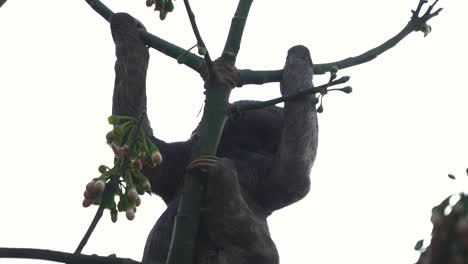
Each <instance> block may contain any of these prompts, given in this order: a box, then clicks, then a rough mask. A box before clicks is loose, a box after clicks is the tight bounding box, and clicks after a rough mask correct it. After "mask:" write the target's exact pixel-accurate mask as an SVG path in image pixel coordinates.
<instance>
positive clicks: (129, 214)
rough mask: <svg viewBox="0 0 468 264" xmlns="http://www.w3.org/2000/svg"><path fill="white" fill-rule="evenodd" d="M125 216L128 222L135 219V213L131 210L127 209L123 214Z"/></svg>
mask: <svg viewBox="0 0 468 264" xmlns="http://www.w3.org/2000/svg"><path fill="white" fill-rule="evenodd" d="M125 216H126V217H127V219H128V220H130V221H132V220H133V219H135V211H134V210H133V208H129V209H127V211H126V212H125Z"/></svg>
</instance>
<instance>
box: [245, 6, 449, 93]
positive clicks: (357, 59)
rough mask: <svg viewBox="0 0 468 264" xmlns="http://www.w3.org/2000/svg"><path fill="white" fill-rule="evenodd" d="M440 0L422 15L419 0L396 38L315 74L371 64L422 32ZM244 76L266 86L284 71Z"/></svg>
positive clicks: (322, 66) (248, 81)
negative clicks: (422, 26) (332, 68)
mask: <svg viewBox="0 0 468 264" xmlns="http://www.w3.org/2000/svg"><path fill="white" fill-rule="evenodd" d="M437 2H438V0H436V1H435V2H434V3H433V4H432V5H431V6H429V8H428V10H427V11H426V12H425V13H424V14H423V15H421V8H422V6H423V5H424V4H425V3H427V1H425V0H419V2H418V7H417V8H416V10H412V13H413V15H412V17H411V19H410V21H409V22H408V24H407V25H406V26H405V27H404V28H403V29H402V30H401V31H400V32H399V33H398V34H396V35H395V36H393V37H392V38H390V39H389V40H387V41H385V42H384V43H382V44H381V45H379V46H377V47H375V48H373V49H370V50H368V51H366V52H364V53H362V54H360V55H358V56H354V57H349V58H346V59H343V60H339V61H335V62H329V63H322V64H314V74H325V73H327V72H328V71H329V70H330V68H331V67H333V66H336V67H338V68H339V69H340V70H341V69H345V68H349V67H353V66H356V65H359V64H363V63H366V62H369V61H371V60H373V59H375V58H377V57H378V56H379V55H381V54H382V53H384V52H386V51H388V50H389V49H391V48H393V47H394V46H396V45H397V44H398V43H399V42H400V41H402V40H403V39H404V38H405V37H406V36H408V35H409V34H410V33H412V32H414V31H421V25H424V24H425V23H427V21H429V20H430V19H431V18H433V17H435V16H437V15H438V14H439V13H440V12H441V11H442V8H439V9H437V10H436V11H434V12H432V10H433V8H434V6H435V4H437ZM240 72H241V76H242V80H243V81H242V82H241V84H243V85H245V84H264V83H267V82H279V81H281V76H282V70H272V71H254V70H248V69H247V70H240Z"/></svg>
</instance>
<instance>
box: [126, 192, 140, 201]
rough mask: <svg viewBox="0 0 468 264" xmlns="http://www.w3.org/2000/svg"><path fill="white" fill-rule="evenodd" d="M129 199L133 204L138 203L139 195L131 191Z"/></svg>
mask: <svg viewBox="0 0 468 264" xmlns="http://www.w3.org/2000/svg"><path fill="white" fill-rule="evenodd" d="M128 199H130V201H132V202H136V200H137V199H138V193H137V191H136V190H135V189H130V191H128Z"/></svg>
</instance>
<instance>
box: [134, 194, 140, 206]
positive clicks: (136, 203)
mask: <svg viewBox="0 0 468 264" xmlns="http://www.w3.org/2000/svg"><path fill="white" fill-rule="evenodd" d="M140 204H141V199H140V197H139V196H138V198H137V199H136V201H135V205H136V206H140Z"/></svg>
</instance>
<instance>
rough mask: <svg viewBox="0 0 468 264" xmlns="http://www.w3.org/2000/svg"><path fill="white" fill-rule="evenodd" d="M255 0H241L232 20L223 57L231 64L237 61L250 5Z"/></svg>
mask: <svg viewBox="0 0 468 264" xmlns="http://www.w3.org/2000/svg"><path fill="white" fill-rule="evenodd" d="M252 2H253V0H239V4H238V5H237V10H236V13H235V14H234V17H233V18H232V21H231V28H230V29H229V34H228V37H227V40H226V44H225V45H224V49H223V55H222V58H223V60H224V61H225V62H227V63H230V64H235V63H236V58H237V54H238V53H239V49H240V44H241V41H242V35H243V34H244V27H245V23H246V22H247V17H248V16H249V11H250V6H251V5H252Z"/></svg>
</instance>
